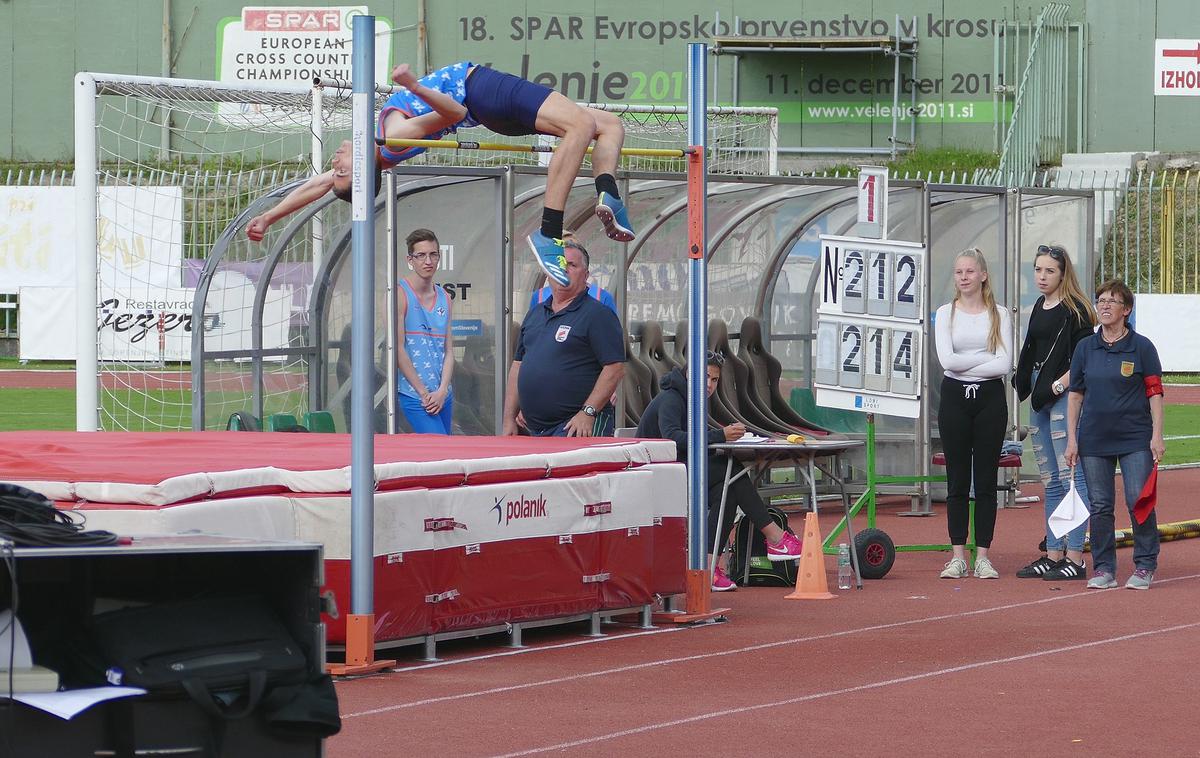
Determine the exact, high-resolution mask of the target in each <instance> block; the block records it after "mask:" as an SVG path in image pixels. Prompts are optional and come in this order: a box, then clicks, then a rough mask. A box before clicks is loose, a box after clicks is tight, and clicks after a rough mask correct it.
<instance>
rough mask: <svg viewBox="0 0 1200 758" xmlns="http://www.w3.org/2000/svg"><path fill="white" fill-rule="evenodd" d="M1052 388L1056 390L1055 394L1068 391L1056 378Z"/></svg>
mask: <svg viewBox="0 0 1200 758" xmlns="http://www.w3.org/2000/svg"><path fill="white" fill-rule="evenodd" d="M1050 389H1052V390H1054V394H1055V395H1061V394H1062V393H1064V392H1066V391H1067V388H1066V387H1064V386H1063V383H1062V382H1060V381H1058V380H1057V379H1055V380H1054V384H1052V385H1050Z"/></svg>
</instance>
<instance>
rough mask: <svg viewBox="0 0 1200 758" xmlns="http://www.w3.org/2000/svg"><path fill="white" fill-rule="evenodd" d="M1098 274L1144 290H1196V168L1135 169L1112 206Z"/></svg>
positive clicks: (1199, 255) (1199, 221)
mask: <svg viewBox="0 0 1200 758" xmlns="http://www.w3.org/2000/svg"><path fill="white" fill-rule="evenodd" d="M1104 242H1105V244H1104V254H1103V255H1102V256H1101V258H1100V270H1099V278H1100V279H1107V278H1109V277H1114V276H1116V277H1120V278H1122V279H1124V280H1125V281H1126V283H1128V284H1129V287H1130V289H1132V290H1133V291H1134V292H1139V293H1150V294H1164V295H1169V294H1189V295H1194V294H1197V293H1200V171H1196V170H1172V169H1166V170H1161V171H1141V172H1138V174H1137V175H1136V177H1134V179H1133V181H1131V182H1130V184H1129V186H1128V188H1127V189H1126V191H1125V196H1124V202H1122V203H1120V204H1119V205H1118V206H1117V208H1116V213H1115V214H1114V217H1113V220H1112V223H1111V225H1110V226H1109V230H1108V234H1107V235H1106V237H1105V240H1104Z"/></svg>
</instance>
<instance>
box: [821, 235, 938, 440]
mask: <svg viewBox="0 0 1200 758" xmlns="http://www.w3.org/2000/svg"><path fill="white" fill-rule="evenodd" d="M925 252H926V251H925V246H924V245H921V244H917V243H913V242H896V241H890V240H874V239H862V238H858V237H838V236H827V235H822V236H821V260H820V271H819V284H818V286H819V288H820V294H821V300H820V303H819V306H818V308H817V361H816V374H815V377H814V380H815V381H814V388H815V390H816V401H817V404H818V405H821V406H825V407H828V408H842V409H846V410H857V411H863V412H867V413H882V414H885V415H889V416H903V417H906V418H916V417H918V416H919V415H920V413H921V397H920V393H921V367H922V365H923V363H924V361H923V360H922V356H923V355H924V353H923V352H922V350H923V347H924V346H923V344H922V341H923V332H924V313H925V308H926V306H925V300H926V294H927V293H926V288H925V279H926V276H925V274H926V272H925V259H926V255H925Z"/></svg>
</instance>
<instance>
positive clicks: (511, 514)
mask: <svg viewBox="0 0 1200 758" xmlns="http://www.w3.org/2000/svg"><path fill="white" fill-rule="evenodd" d="M492 510H493V511H495V512H496V523H497V524H504V525H505V526H507V525H508V524H509V523H510V522H513V521H517V520H519V519H528V518H546V517H547V516H548V515H549V514H547V513H546V496H545V495H538V496H537V497H536V498H528V497H518V498H514V499H512V500H509V499H508V496H507V495H501V496H500V497H498V498H496V504H495V505H493V506H492Z"/></svg>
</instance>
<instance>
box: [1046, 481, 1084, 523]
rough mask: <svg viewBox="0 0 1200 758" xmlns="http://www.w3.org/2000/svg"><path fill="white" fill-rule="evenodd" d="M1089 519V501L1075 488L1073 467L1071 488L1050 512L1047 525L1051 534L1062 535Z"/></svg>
mask: <svg viewBox="0 0 1200 758" xmlns="http://www.w3.org/2000/svg"><path fill="white" fill-rule="evenodd" d="M1087 520H1088V508H1087V503H1085V502H1083V498H1082V497H1080V496H1079V491H1078V490H1076V489H1075V476H1074V469H1072V476H1071V488H1070V489H1068V490H1067V494H1066V496H1065V497H1063V499H1062V502H1061V503H1059V504H1058V507H1057V508H1055V509H1054V512H1053V513H1051V514H1050V518H1048V519H1046V525H1047V526H1048V527H1050V533H1051V534H1053V535H1054V536H1055V537H1062V536H1063V535H1064V534H1066V533H1067V532H1069V531H1071V530H1072V529H1074V528H1075V527H1077V526H1079V525H1080V524H1083V523H1086V522H1087Z"/></svg>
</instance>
